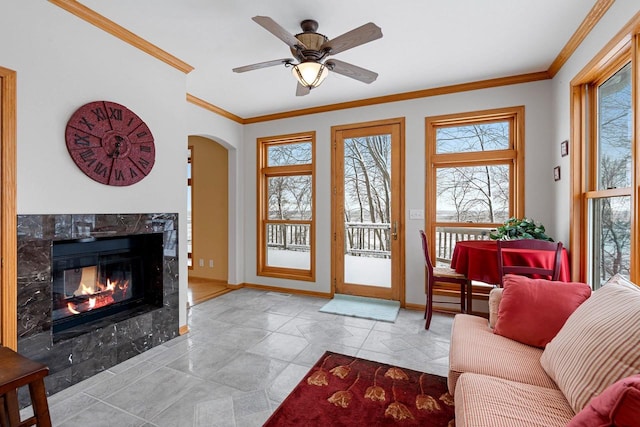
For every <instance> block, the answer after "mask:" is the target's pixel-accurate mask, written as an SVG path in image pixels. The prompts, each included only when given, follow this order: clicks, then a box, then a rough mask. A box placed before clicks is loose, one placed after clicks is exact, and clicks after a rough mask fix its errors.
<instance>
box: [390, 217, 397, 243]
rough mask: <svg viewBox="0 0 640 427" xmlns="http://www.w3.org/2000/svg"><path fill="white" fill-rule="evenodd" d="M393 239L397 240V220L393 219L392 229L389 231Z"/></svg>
mask: <svg viewBox="0 0 640 427" xmlns="http://www.w3.org/2000/svg"><path fill="white" fill-rule="evenodd" d="M391 235H392V236H393V240H398V221H393V231H392V232H391Z"/></svg>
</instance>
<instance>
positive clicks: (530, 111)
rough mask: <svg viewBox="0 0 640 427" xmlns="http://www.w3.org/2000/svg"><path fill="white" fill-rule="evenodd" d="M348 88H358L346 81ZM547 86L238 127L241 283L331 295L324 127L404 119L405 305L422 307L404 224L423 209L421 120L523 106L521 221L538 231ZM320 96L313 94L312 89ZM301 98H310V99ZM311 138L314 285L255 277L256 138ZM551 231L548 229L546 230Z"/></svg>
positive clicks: (547, 196) (412, 227)
mask: <svg viewBox="0 0 640 427" xmlns="http://www.w3.org/2000/svg"><path fill="white" fill-rule="evenodd" d="M354 84H359V83H358V82H354ZM550 88H551V83H550V81H548V80H547V81H541V82H534V83H527V84H521V85H515V86H506V87H500V88H494V89H484V90H478V91H473V92H465V93H458V94H452V95H444V96H437V97H431V98H422V99H416V100H411V101H404V102H396V103H391V104H383V105H376V106H370V107H363V108H357V109H349V110H342V111H336V112H329V113H323V114H314V115H310V116H304V117H295V118H291V119H284V120H277V121H272V122H266V123H257V124H253V125H247V126H245V130H244V148H245V150H244V156H243V159H242V161H243V171H244V174H243V175H244V179H245V186H244V189H245V192H244V206H245V218H244V228H245V230H246V231H245V241H244V244H245V262H244V274H245V281H246V282H248V283H258V284H263V285H269V286H278V287H285V288H292V289H302V290H309V291H316V292H327V293H328V292H330V291H331V285H330V284H331V278H330V274H331V261H330V257H331V246H330V230H331V215H330V208H331V191H330V181H331V176H330V169H331V150H330V141H331V126H335V125H342V124H348V123H358V122H364V121H372V120H381V119H388V118H395V117H406V141H405V144H406V145H405V147H406V155H405V165H406V170H405V182H406V188H405V194H404V202H405V213H406V218H405V242H406V245H405V248H406V301H407V302H408V303H413V304H424V261H423V260H422V249H421V246H420V241H419V237H418V230H419V229H420V228H423V227H424V221H423V220H409V218H408V213H409V210H410V209H424V208H425V200H424V193H425V178H424V176H425V129H424V119H425V117H426V116H435V115H441V114H450V113H459V112H466V111H476V110H485V109H491V108H500V107H510V106H518V105H524V106H525V144H526V148H525V152H526V161H525V186H526V200H525V212H526V215H528V216H530V217H533V218H535V219H536V220H539V221H541V222H543V223H545V224H547V223H552V222H553V218H552V216H553V210H552V209H549V206H552V205H553V202H554V201H553V194H552V193H550V192H549V188H551V187H552V186H553V184H554V181H553V166H554V165H553V164H552V154H551V149H552V142H553V141H552V133H551V121H552V116H551V113H550V111H549V103H550V100H551V90H550ZM319 90H320V89H319ZM309 96H313V93H311V94H310V95H309ZM310 130H315V131H316V144H317V147H316V162H317V163H316V174H317V176H316V205H317V206H316V224H317V232H316V240H317V247H316V249H317V252H316V268H317V271H316V282H303V281H291V280H282V279H275V278H268V277H259V276H257V275H256V238H255V236H256V216H255V212H256V138H259V137H264V136H271V135H282V134H289V133H296V132H303V131H310ZM550 232H553V229H550Z"/></svg>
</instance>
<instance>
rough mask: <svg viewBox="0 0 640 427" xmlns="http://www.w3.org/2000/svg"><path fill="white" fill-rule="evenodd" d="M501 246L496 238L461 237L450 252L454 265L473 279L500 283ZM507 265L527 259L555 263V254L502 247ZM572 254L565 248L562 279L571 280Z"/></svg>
mask: <svg viewBox="0 0 640 427" xmlns="http://www.w3.org/2000/svg"><path fill="white" fill-rule="evenodd" d="M497 252H498V248H497V246H496V242H495V240H461V241H459V242H458V243H456V247H455V249H454V250H453V255H452V256H451V268H453V269H454V270H456V272H458V273H462V274H464V275H465V276H467V277H468V278H469V279H471V280H478V281H480V282H485V283H491V284H497V283H500V276H499V275H498V255H497ZM503 253H504V254H505V255H504V260H505V261H504V262H505V264H506V265H513V264H514V263H516V262H517V263H518V264H519V265H520V263H524V264H523V265H531V266H543V267H546V268H552V267H553V257H552V256H551V255H550V254H549V252H545V251H537V250H517V251H516V250H508V249H503ZM570 278H571V275H570V274H569V256H568V254H567V251H566V249H564V248H563V249H562V262H561V264H560V277H559V280H561V281H563V282H568V281H570Z"/></svg>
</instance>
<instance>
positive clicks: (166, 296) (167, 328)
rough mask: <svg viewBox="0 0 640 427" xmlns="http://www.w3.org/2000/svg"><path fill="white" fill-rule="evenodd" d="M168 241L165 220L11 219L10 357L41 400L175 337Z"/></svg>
mask: <svg viewBox="0 0 640 427" xmlns="http://www.w3.org/2000/svg"><path fill="white" fill-rule="evenodd" d="M177 236H178V215H177V214H175V213H145V214H79V215H76V214H73V215H72V214H53V215H18V263H17V264H18V351H19V353H21V354H22V355H24V356H26V357H28V358H30V359H33V360H36V361H38V362H41V363H44V364H46V365H47V366H48V367H49V370H50V371H49V375H48V376H47V377H46V378H45V384H46V388H47V392H48V393H50V394H52V393H56V392H58V391H60V390H63V389H65V388H67V387H69V386H71V385H73V384H75V383H77V382H79V381H82V380H84V379H86V378H89V377H91V376H93V375H95V374H97V373H99V372H101V371H104V370H105V369H108V368H110V367H112V366H114V365H116V364H118V363H121V362H124V361H125V360H127V359H129V358H131V357H133V356H136V355H137V354H140V353H143V352H145V351H147V350H149V349H151V348H153V347H155V346H157V345H160V344H162V343H164V342H167V341H169V340H171V339H173V338H175V337H177V336H179V312H178V304H179V296H178V293H179V280H178V276H179V275H178V272H179V262H178V249H177V246H178V237H177ZM90 294H93V295H90ZM76 313H77V314H76Z"/></svg>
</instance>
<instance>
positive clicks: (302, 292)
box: [229, 283, 333, 299]
mask: <svg viewBox="0 0 640 427" xmlns="http://www.w3.org/2000/svg"><path fill="white" fill-rule="evenodd" d="M229 286H230V287H232V289H240V288H252V289H260V290H263V291H270V292H281V293H285V294H296V295H306V296H311V297H318V298H326V299H331V298H333V294H332V293H326V292H315V291H307V290H303V289H291V288H281V287H278V286H268V285H258V284H256V283H242V284H240V285H229Z"/></svg>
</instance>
